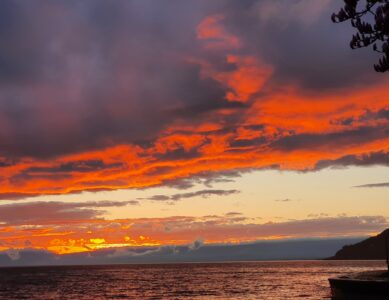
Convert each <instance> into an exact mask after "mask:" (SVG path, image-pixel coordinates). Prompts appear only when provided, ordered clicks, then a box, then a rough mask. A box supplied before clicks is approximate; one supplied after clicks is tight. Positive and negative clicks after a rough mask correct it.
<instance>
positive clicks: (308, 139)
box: [271, 127, 388, 151]
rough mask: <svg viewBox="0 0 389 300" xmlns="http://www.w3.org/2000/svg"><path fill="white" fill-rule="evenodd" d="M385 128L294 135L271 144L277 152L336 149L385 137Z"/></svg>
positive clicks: (363, 128)
mask: <svg viewBox="0 0 389 300" xmlns="http://www.w3.org/2000/svg"><path fill="white" fill-rule="evenodd" d="M387 135H388V132H387V128H386V127H360V128H356V129H351V130H344V131H340V132H331V133H324V134H309V133H304V134H295V135H290V136H286V137H283V138H280V139H278V140H276V141H275V142H273V143H272V144H271V147H272V148H274V149H277V150H284V151H294V150H300V149H312V148H313V149H315V148H321V147H338V146H339V145H354V144H361V143H366V142H371V141H374V140H378V139H381V138H384V137H387Z"/></svg>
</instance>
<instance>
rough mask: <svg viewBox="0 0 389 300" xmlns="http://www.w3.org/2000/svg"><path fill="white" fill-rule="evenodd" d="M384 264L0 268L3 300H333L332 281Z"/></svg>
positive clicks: (316, 263) (274, 263) (288, 263)
mask: <svg viewBox="0 0 389 300" xmlns="http://www.w3.org/2000/svg"><path fill="white" fill-rule="evenodd" d="M384 267H385V265H384V263H383V262H374V261H373V262H368V261H348V262H347V261H288V262H244V263H206V264H169V265H111V266H66V267H29V268H0V299H272V300H277V299H329V298H330V291H329V286H328V281H327V279H328V277H332V276H338V275H341V274H344V273H348V272H359V271H365V270H373V269H383V268H384Z"/></svg>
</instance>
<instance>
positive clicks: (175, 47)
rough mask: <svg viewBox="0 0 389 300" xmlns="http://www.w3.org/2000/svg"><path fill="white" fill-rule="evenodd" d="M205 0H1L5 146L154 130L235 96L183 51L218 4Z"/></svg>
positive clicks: (49, 145) (13, 149)
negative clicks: (161, 0) (205, 74)
mask: <svg viewBox="0 0 389 300" xmlns="http://www.w3.org/2000/svg"><path fill="white" fill-rule="evenodd" d="M201 2H202V3H197V2H196V3H195V2H191V3H189V2H187V3H183V2H182V1H175V0H172V1H170V2H169V3H163V4H162V3H155V2H151V1H148V0H146V1H142V2H137V1H121V0H119V1H110V2H107V1H101V0H98V1H93V2H89V1H66V2H65V1H45V0H38V1H36V2H34V3H31V2H25V1H18V0H17V1H8V0H5V1H2V2H1V3H0V11H1V14H2V17H1V22H0V37H1V39H2V41H3V44H2V47H1V48H0V85H2V87H3V89H2V92H1V93H0V109H1V114H0V117H1V119H2V120H3V122H5V123H6V124H7V127H8V128H11V129H12V130H8V131H5V130H0V139H1V140H3V141H5V142H4V144H3V145H2V149H1V152H2V153H3V154H4V155H6V156H10V157H12V156H14V157H15V156H16V157H17V156H23V155H29V156H36V157H47V156H55V155H58V154H64V153H69V152H74V151H79V150H88V149H93V148H98V147H105V146H110V145H114V144H116V143H126V142H130V143H131V142H136V141H138V140H142V139H144V137H147V138H148V139H153V138H155V137H156V136H157V134H158V132H159V131H160V130H162V129H163V128H164V127H165V126H166V125H167V124H169V123H170V122H171V121H172V120H175V119H177V118H180V117H187V116H185V115H184V114H182V112H183V111H187V112H188V114H190V115H191V116H193V117H195V116H197V115H199V114H202V113H205V112H207V111H212V110H214V109H219V108H223V107H224V106H226V107H228V106H231V105H234V104H232V103H230V102H228V101H226V100H225V99H224V95H225V90H224V88H222V87H221V86H220V84H219V83H217V82H216V81H214V80H212V79H209V78H208V79H207V78H202V77H201V76H200V74H199V72H200V68H199V66H198V65H196V64H193V63H188V62H187V61H186V59H188V58H190V56H191V55H195V54H199V53H200V49H199V45H198V43H197V42H196V26H197V25H198V23H200V22H201V20H202V18H204V17H205V16H206V15H207V14H208V13H209V12H210V10H212V7H215V5H204V2H203V1H201ZM172 7H174V9H172ZM26 45H28V47H27V46H26Z"/></svg>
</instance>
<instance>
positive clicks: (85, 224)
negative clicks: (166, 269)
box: [0, 213, 388, 254]
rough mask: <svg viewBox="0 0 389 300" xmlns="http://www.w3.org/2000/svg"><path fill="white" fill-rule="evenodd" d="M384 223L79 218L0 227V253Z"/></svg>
mask: <svg viewBox="0 0 389 300" xmlns="http://www.w3.org/2000/svg"><path fill="white" fill-rule="evenodd" d="M387 225H388V220H387V219H386V218H384V217H379V216H361V217H325V218H318V219H307V220H296V221H287V222H279V223H272V222H270V223H258V222H257V221H255V220H253V219H249V218H246V217H244V216H243V215H240V214H237V213H234V214H226V215H224V216H204V217H184V216H183V217H169V218H143V219H142V218H139V219H122V220H93V219H91V220H79V221H78V222H74V223H71V224H66V223H62V224H45V225H30V226H25V225H15V226H12V227H7V226H1V227H0V239H1V245H0V247H1V248H0V250H1V251H3V250H9V249H25V248H29V249H43V250H49V251H51V252H55V253H57V254H69V253H79V252H90V251H95V250H99V249H107V248H122V247H149V246H160V245H185V244H190V243H191V242H192V241H193V240H195V239H198V238H201V239H202V240H204V241H205V243H207V244H220V243H242V242H250V241H256V240H266V239H282V238H301V237H306V236H311V237H312V236H314V237H333V236H360V235H366V234H371V233H373V232H378V231H380V230H382V229H383V228H385V227H386V226H387Z"/></svg>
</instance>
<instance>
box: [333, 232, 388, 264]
mask: <svg viewBox="0 0 389 300" xmlns="http://www.w3.org/2000/svg"><path fill="white" fill-rule="evenodd" d="M386 240H389V229H386V230H384V231H383V232H381V233H380V234H378V235H377V236H373V237H370V238H368V239H366V240H363V241H362V242H359V243H356V244H354V245H346V246H344V247H343V248H342V249H340V250H339V251H338V252H336V254H335V255H334V256H332V257H329V258H328V259H330V260H381V259H382V260H385V259H386V245H385V243H386Z"/></svg>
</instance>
